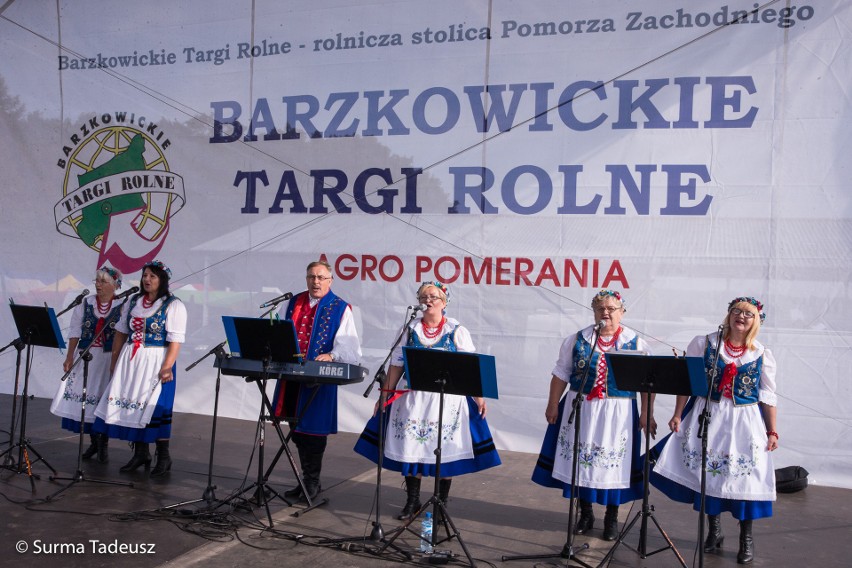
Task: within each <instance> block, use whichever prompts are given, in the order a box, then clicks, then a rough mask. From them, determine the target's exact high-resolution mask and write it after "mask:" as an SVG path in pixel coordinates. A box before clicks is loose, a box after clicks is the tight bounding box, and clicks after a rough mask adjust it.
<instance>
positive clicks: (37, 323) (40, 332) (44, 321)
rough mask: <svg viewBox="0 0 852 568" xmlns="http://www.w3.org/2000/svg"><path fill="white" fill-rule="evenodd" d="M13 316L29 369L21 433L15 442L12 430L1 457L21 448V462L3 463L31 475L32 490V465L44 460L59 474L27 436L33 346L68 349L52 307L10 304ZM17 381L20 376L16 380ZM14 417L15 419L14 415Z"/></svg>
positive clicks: (26, 377)
mask: <svg viewBox="0 0 852 568" xmlns="http://www.w3.org/2000/svg"><path fill="white" fill-rule="evenodd" d="M9 307H10V308H11V309H12V318H13V319H14V320H15V326H16V327H17V328H18V334H19V336H20V339H21V341H22V342H23V344H24V345H26V346H27V355H26V360H27V362H26V370H25V371H24V388H23V390H22V391H21V432H20V435H19V436H20V437H19V438H18V442H17V443H16V444H12V438H13V437H14V436H13V435H12V433H11V432H10V435H9V436H10V437H9V448H8V449H7V450H6V451H5V452H3V453H2V454H0V457H2V456H3V455H6V454H10V455H11V452H12V450H13V449H14V448H16V447H17V448H18V465H17V467H15V466H14V464H10V465H8V466H6V465H4V466H3V467H5V468H6V469H10V470H12V471H14V472H16V473H26V474H27V475H29V476H30V484H31V486H32V490H33V492H35V481H34V480H33V478H38V476H37V475H34V474H33V473H32V465H33V464H35V463H37V462H39V461H42V462H44V465H46V466H47V467H48V469H50V471H52V472H53V474H54V475H56V473H57V472H56V470H55V469H54V468H53V466H51V465H50V464H49V463H48V462H47V460H46V459H44V458H43V457H42V455H41V454H39V453H38V452H37V451H36V449H35V448H33V447H32V445H31V444H30V441H29V440H28V439H27V398H28V397H29V383H30V366H31V364H32V348H33V346H41V347H51V348H53V349H65V340H64V339H62V333H60V331H59V322H58V321H56V314H55V313H54V311H53V308H48V307H42V306H22V305H17V304H11V305H10V306H9ZM20 353H21V352H20V350H19V351H18V360H17V362H16V365H15V376H16V377H17V376H18V374H19V372H20V364H21V358H20ZM16 383H17V379H16ZM13 420H14V418H13ZM30 453H32V454H34V455H35V456H36V458H37V459H36V460H34V461H30V459H29V454H30Z"/></svg>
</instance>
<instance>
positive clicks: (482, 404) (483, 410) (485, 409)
mask: <svg viewBox="0 0 852 568" xmlns="http://www.w3.org/2000/svg"><path fill="white" fill-rule="evenodd" d="M473 402H475V403H476V408H478V409H479V417H480V418H485V413H486V412H488V407H487V406H486V405H485V399H484V398H482V397H478V396H475V397H473Z"/></svg>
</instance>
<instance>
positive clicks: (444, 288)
mask: <svg viewBox="0 0 852 568" xmlns="http://www.w3.org/2000/svg"><path fill="white" fill-rule="evenodd" d="M426 286H434V287H435V288H437V289H438V290H440V291H441V292H443V293H444V297H445V298H446V299H447V303H448V304H449V303H450V290H449V288H447V285H446V284H444V283H443V282H438V281H437V280H435V281H432V282H430V281H426V282H421V283H420V286H419V287H418V288H417V295H418V296H419V295H420V290H422V289H423V288H425V287H426ZM418 299H419V298H418Z"/></svg>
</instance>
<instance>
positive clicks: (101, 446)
mask: <svg viewBox="0 0 852 568" xmlns="http://www.w3.org/2000/svg"><path fill="white" fill-rule="evenodd" d="M97 436H98V438H97V452H98V462H99V463H107V462H108V461H109V437H108V436H107V435H106V434H97Z"/></svg>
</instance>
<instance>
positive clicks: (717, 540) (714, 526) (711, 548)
mask: <svg viewBox="0 0 852 568" xmlns="http://www.w3.org/2000/svg"><path fill="white" fill-rule="evenodd" d="M707 521H708V523H709V528H708V529H707V538H706V539H705V540H704V552H708V553H713V552H716V549H718V548H722V543H723V542H724V541H725V535H723V534H722V520H721V519H720V518H719V515H707Z"/></svg>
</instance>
